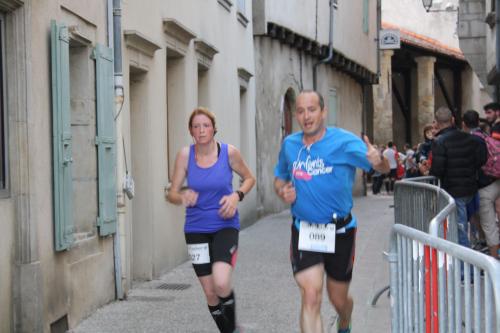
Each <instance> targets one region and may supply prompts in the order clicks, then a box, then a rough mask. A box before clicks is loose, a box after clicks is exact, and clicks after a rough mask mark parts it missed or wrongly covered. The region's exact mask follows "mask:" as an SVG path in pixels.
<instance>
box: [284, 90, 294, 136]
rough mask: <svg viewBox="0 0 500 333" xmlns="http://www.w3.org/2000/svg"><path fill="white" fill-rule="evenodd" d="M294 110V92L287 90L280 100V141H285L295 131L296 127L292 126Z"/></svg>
mask: <svg viewBox="0 0 500 333" xmlns="http://www.w3.org/2000/svg"><path fill="white" fill-rule="evenodd" d="M294 110H295V92H294V91H293V89H292V88H289V89H288V90H287V91H286V93H285V95H284V96H283V98H282V100H281V114H282V119H281V140H283V139H285V137H286V136H287V135H290V134H292V133H293V132H294V131H296V130H297V125H296V124H294V117H293V112H294ZM294 125H295V126H294Z"/></svg>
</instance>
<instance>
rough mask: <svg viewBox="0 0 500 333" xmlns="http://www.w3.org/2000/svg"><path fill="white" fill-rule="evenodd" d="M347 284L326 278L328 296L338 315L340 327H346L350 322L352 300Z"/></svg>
mask: <svg viewBox="0 0 500 333" xmlns="http://www.w3.org/2000/svg"><path fill="white" fill-rule="evenodd" d="M349 284H350V283H349V282H343V281H336V280H334V279H332V278H330V277H328V278H327V282H326V289H327V291H328V298H330V302H331V303H332V305H333V306H334V307H335V310H336V311H337V313H338V315H339V328H340V329H345V328H348V327H349V323H350V322H351V314H352V308H353V306H354V302H353V300H352V298H351V296H349Z"/></svg>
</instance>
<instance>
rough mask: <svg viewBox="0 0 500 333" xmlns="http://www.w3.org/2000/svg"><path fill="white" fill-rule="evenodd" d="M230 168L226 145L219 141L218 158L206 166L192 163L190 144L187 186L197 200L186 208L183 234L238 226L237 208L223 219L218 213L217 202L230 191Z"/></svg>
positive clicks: (231, 176) (218, 206)
mask: <svg viewBox="0 0 500 333" xmlns="http://www.w3.org/2000/svg"><path fill="white" fill-rule="evenodd" d="M232 181H233V170H232V169H231V166H230V165H229V153H228V147H227V144H224V143H221V150H220V155H219V158H218V159H217V162H215V164H214V165H212V166H211V167H209V168H201V167H199V166H198V165H197V164H196V159H195V153H194V145H191V147H190V148H189V161H188V168H187V185H188V187H189V188H190V189H192V190H193V191H195V192H198V201H197V202H196V205H195V206H193V207H187V208H186V224H185V225H184V232H186V233H211V232H216V231H218V230H220V229H223V228H235V229H238V230H239V229H240V222H239V220H240V219H239V215H238V211H236V214H235V215H234V216H233V217H232V218H230V219H227V220H224V219H223V218H222V217H220V216H219V213H218V211H219V208H220V205H219V201H220V199H221V198H222V197H223V196H224V195H227V194H231V193H232V192H233V184H232Z"/></svg>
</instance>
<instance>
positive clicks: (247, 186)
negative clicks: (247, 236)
mask: <svg viewBox="0 0 500 333" xmlns="http://www.w3.org/2000/svg"><path fill="white" fill-rule="evenodd" d="M228 154H229V165H230V166H231V169H233V171H234V172H236V173H237V174H238V175H239V176H240V177H241V179H243V182H242V184H241V186H240V188H239V189H238V190H236V191H235V192H233V193H231V194H228V195H225V196H223V197H222V199H221V200H220V201H219V204H220V205H221V207H220V209H219V215H220V216H222V217H223V218H225V219H230V218H232V217H233V216H234V214H235V213H236V206H237V205H238V201H240V195H239V194H238V191H240V192H241V193H243V195H245V194H247V193H248V192H250V190H251V189H252V187H253V186H254V184H255V178H254V176H253V175H252V172H251V171H250V169H249V168H248V166H247V165H246V163H245V161H244V160H243V158H242V157H241V154H240V152H239V151H238V149H236V148H235V147H234V146H231V145H228Z"/></svg>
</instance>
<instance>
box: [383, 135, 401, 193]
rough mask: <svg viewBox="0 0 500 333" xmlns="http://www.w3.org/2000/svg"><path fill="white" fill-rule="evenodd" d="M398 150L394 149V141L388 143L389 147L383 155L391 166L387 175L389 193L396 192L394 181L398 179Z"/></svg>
mask: <svg viewBox="0 0 500 333" xmlns="http://www.w3.org/2000/svg"><path fill="white" fill-rule="evenodd" d="M396 154H397V152H396V150H395V149H394V144H393V143H392V141H389V142H388V143H387V148H386V149H385V150H384V152H383V153H382V155H383V156H384V157H385V158H386V159H387V160H388V161H389V167H390V168H391V171H390V172H389V175H388V176H387V178H388V182H387V183H386V190H387V193H390V192H394V182H395V181H396V175H397V169H398V161H397V160H396V158H397V156H396Z"/></svg>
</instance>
